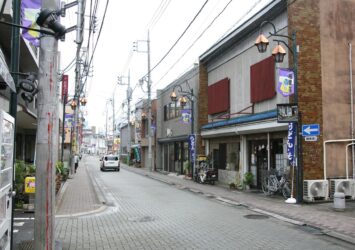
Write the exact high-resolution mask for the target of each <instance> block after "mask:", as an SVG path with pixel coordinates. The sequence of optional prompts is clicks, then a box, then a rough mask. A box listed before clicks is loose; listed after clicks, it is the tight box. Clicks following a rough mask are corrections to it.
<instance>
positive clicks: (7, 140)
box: [0, 110, 15, 250]
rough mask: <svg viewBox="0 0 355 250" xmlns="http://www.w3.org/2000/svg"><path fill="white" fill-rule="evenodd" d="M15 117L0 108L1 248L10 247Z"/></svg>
mask: <svg viewBox="0 0 355 250" xmlns="http://www.w3.org/2000/svg"><path fill="white" fill-rule="evenodd" d="M14 130H15V127H14V119H13V117H12V116H10V115H9V114H7V113H6V112H5V111H3V110H0V156H1V157H0V249H6V250H8V249H10V242H11V238H10V237H11V230H12V229H11V213H12V195H13V191H12V190H13V187H12V185H13V152H14Z"/></svg>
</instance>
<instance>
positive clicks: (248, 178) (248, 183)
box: [243, 172, 254, 185]
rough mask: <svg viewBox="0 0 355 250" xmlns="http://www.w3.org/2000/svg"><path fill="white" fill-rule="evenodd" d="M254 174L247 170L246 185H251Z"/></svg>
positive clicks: (245, 175)
mask: <svg viewBox="0 0 355 250" xmlns="http://www.w3.org/2000/svg"><path fill="white" fill-rule="evenodd" d="M253 180H254V175H253V174H252V173H251V172H247V173H245V174H244V181H243V183H244V185H250V184H252V183H253Z"/></svg>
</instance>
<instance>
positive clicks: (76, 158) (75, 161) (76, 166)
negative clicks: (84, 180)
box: [74, 154, 79, 173]
mask: <svg viewBox="0 0 355 250" xmlns="http://www.w3.org/2000/svg"><path fill="white" fill-rule="evenodd" d="M74 166H75V173H76V169H77V168H78V166H79V156H78V155H77V154H75V155H74Z"/></svg>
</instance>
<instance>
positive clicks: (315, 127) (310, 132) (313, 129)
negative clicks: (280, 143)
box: [302, 124, 320, 136]
mask: <svg viewBox="0 0 355 250" xmlns="http://www.w3.org/2000/svg"><path fill="white" fill-rule="evenodd" d="M319 134H320V129H319V124H306V125H302V136H314V135H319Z"/></svg>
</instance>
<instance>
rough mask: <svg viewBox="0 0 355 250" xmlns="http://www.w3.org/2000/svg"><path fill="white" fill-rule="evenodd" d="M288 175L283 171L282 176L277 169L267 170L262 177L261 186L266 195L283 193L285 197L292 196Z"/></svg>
mask: <svg viewBox="0 0 355 250" xmlns="http://www.w3.org/2000/svg"><path fill="white" fill-rule="evenodd" d="M287 177H288V175H287V174H285V173H283V174H282V175H281V177H279V176H278V175H277V172H276V171H275V170H265V171H264V173H263V177H262V182H261V188H262V190H263V192H264V194H266V195H272V194H275V193H282V195H283V197H284V198H285V199H287V198H290V196H291V183H290V181H289V180H288V178H287Z"/></svg>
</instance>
